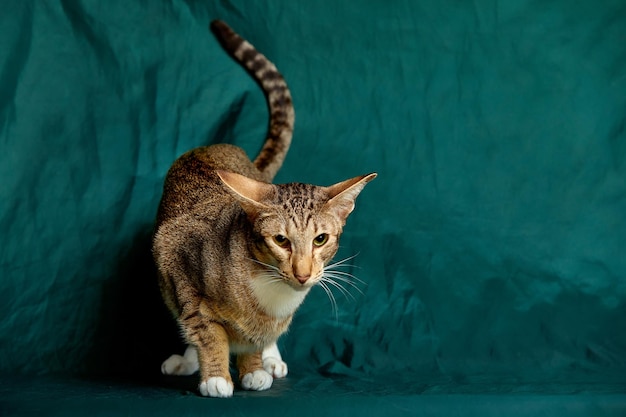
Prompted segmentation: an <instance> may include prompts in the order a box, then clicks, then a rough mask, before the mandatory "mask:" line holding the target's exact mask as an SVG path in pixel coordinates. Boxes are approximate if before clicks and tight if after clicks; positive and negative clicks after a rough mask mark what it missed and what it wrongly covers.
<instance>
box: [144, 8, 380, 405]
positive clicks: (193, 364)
mask: <svg viewBox="0 0 626 417" xmlns="http://www.w3.org/2000/svg"><path fill="white" fill-rule="evenodd" d="M211 29H212V30H213V32H214V34H215V35H216V37H217V38H218V40H219V41H220V42H221V44H222V46H223V47H224V49H225V50H226V51H227V52H229V53H230V54H231V55H232V56H233V57H234V58H235V60H237V61H238V62H239V63H240V64H241V65H242V66H244V67H245V68H246V69H247V70H248V71H249V72H250V74H251V75H252V76H253V78H254V79H255V80H256V81H257V82H258V83H259V85H260V86H261V88H262V90H263V91H264V93H265V96H266V99H267V104H268V107H269V114H270V120H269V128H268V134H267V138H266V140H265V142H264V144H263V147H262V148H261V151H260V153H259V154H258V156H257V157H256V158H255V159H254V161H251V160H250V159H248V157H247V156H246V154H245V152H244V151H243V150H242V149H241V148H238V147H236V146H234V145H229V144H217V145H211V146H205V147H200V148H197V149H193V150H191V151H189V152H187V153H185V154H183V155H182V156H181V157H179V158H178V159H177V160H176V161H175V162H174V164H173V165H172V167H171V168H170V169H169V171H168V173H167V175H166V178H165V183H164V186H163V195H162V198H161V202H160V205H159V209H158V212H157V220H156V228H155V234H154V239H153V255H154V261H155V263H156V266H157V270H158V278H159V286H160V289H161V293H162V296H163V299H164V302H165V304H166V305H167V307H168V308H169V309H170V310H171V312H172V313H173V315H174V316H175V318H176V319H177V321H178V324H179V326H180V328H181V330H182V334H183V336H184V338H185V341H186V343H187V344H188V347H187V350H186V351H185V354H184V355H183V356H181V355H172V356H171V357H169V358H168V359H167V360H166V361H165V362H163V364H162V367H161V371H162V372H163V373H164V374H167V375H191V374H193V373H195V372H197V371H198V370H199V371H200V384H199V391H200V393H201V394H202V395H204V396H209V397H231V396H232V395H233V391H234V384H233V380H232V377H231V375H230V372H229V360H230V355H231V354H232V355H236V365H237V370H238V374H239V382H240V385H241V387H242V388H243V389H246V390H259V391H260V390H265V389H268V388H270V387H271V385H272V383H273V380H274V378H282V377H285V376H286V375H287V372H288V369H287V364H286V363H285V362H284V361H283V360H282V357H281V354H280V352H279V350H278V347H277V345H276V340H277V339H278V338H279V336H280V335H281V334H283V333H284V332H285V331H286V330H287V328H288V326H289V324H290V323H291V321H292V317H293V315H294V312H295V311H296V310H297V308H298V307H299V306H300V304H301V303H302V302H303V300H304V298H305V296H306V295H307V293H308V292H309V290H310V289H311V288H312V287H313V286H314V285H315V284H317V283H319V282H320V280H322V279H323V278H324V274H325V267H327V266H328V263H329V261H330V260H331V259H332V257H333V256H334V255H335V253H336V252H337V249H338V242H339V237H340V235H341V232H342V228H343V226H344V224H345V222H346V219H347V217H348V215H349V214H350V212H351V211H352V210H353V209H354V203H355V199H356V197H357V195H358V194H359V193H360V192H361V190H362V189H363V187H364V186H365V185H366V184H367V183H368V182H369V181H371V180H372V179H374V178H375V177H376V173H371V174H368V175H362V176H359V177H355V178H352V179H348V180H346V181H343V182H339V183H337V184H335V185H331V186H329V187H321V186H314V185H307V184H301V183H292V184H282V185H274V184H271V181H272V180H273V178H274V176H275V175H276V173H277V171H278V169H279V168H280V167H281V165H282V163H283V160H284V158H285V155H286V154H287V151H288V149H289V146H290V144H291V138H292V133H293V126H294V120H295V114H294V109H293V104H292V100H291V93H290V91H289V89H288V87H287V84H286V82H285V80H284V79H283V77H282V75H281V74H280V73H279V72H278V70H277V69H276V67H275V66H274V64H272V63H271V62H270V61H269V60H268V59H267V58H266V57H265V56H263V55H262V54H261V53H259V52H258V51H257V50H256V49H255V48H254V47H253V46H252V45H251V44H250V43H248V42H247V41H246V40H244V39H243V38H241V37H240V36H239V35H238V34H236V33H235V32H234V31H233V30H232V29H231V28H230V27H229V26H228V25H226V23H224V22H222V21H219V20H216V21H213V22H212V23H211ZM322 285H323V284H322Z"/></svg>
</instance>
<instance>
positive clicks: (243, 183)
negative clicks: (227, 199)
mask: <svg viewBox="0 0 626 417" xmlns="http://www.w3.org/2000/svg"><path fill="white" fill-rule="evenodd" d="M215 172H216V173H217V176H218V177H219V178H220V179H221V180H222V183H223V184H224V186H225V187H224V188H225V189H226V191H228V192H229V193H230V195H232V196H233V197H234V198H235V200H237V201H238V202H239V205H241V208H243V210H244V211H245V212H246V213H247V214H248V217H250V218H255V217H257V216H258V215H259V213H261V212H262V211H264V210H266V209H267V206H266V205H265V204H263V200H264V199H265V198H267V197H268V196H270V195H271V194H272V193H273V192H274V186H273V185H272V184H267V183H265V182H261V181H256V180H253V179H251V178H248V177H246V176H243V175H240V174H235V173H234V172H229V171H221V170H217V171H215Z"/></svg>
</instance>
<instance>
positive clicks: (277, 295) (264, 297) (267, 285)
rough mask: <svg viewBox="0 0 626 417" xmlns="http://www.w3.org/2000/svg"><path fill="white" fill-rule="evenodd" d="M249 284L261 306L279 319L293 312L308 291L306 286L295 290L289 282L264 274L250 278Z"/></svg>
mask: <svg viewBox="0 0 626 417" xmlns="http://www.w3.org/2000/svg"><path fill="white" fill-rule="evenodd" d="M251 285H252V291H253V292H254V295H255V296H256V298H257V300H258V301H259V305H260V306H261V308H262V309H263V310H265V312H266V313H267V314H269V315H271V316H274V317H276V318H279V319H282V318H285V317H287V316H290V315H291V314H293V313H294V312H295V311H296V309H297V308H298V307H299V306H300V304H302V301H304V298H305V297H306V295H307V294H308V293H309V289H308V288H307V289H304V290H295V289H293V288H292V287H291V286H289V284H287V283H285V282H282V281H279V280H278V279H277V278H275V277H268V276H266V275H259V276H256V277H254V278H252V284H251Z"/></svg>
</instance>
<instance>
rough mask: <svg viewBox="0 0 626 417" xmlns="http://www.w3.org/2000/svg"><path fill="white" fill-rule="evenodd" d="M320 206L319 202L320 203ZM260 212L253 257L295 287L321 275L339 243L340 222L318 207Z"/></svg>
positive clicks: (313, 281)
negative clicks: (293, 210) (257, 238)
mask: <svg viewBox="0 0 626 417" xmlns="http://www.w3.org/2000/svg"><path fill="white" fill-rule="evenodd" d="M320 206H321V205H320ZM280 211H281V210H280V209H278V210H276V211H274V212H271V211H270V212H266V213H263V214H262V215H261V216H260V217H259V218H258V219H256V221H255V224H254V229H255V232H256V233H258V236H259V241H258V242H257V243H256V244H255V245H254V249H253V251H254V252H255V253H254V255H255V258H256V259H257V260H258V261H260V262H262V263H263V264H266V265H271V266H272V267H274V268H270V269H272V270H274V271H275V272H276V274H275V275H277V276H279V277H280V278H281V279H283V280H284V281H285V282H287V283H288V284H289V285H290V286H292V287H293V288H295V289H305V288H310V287H311V286H313V285H315V284H316V283H317V282H319V280H320V279H321V278H322V275H323V272H324V266H325V265H326V264H328V262H329V261H330V260H331V259H332V258H333V256H334V255H335V253H337V249H338V247H339V236H340V235H341V229H342V222H341V220H340V219H339V218H337V217H336V216H335V215H334V214H333V213H332V212H330V211H329V210H325V209H324V208H323V207H318V208H317V209H316V210H310V211H308V212H306V213H301V214H300V215H295V216H294V214H295V213H293V212H290V213H289V215H285V213H280Z"/></svg>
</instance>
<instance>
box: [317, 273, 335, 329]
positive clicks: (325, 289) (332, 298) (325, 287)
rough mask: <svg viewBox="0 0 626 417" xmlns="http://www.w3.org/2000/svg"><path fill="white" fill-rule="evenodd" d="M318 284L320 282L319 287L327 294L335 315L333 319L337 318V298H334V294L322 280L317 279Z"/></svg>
mask: <svg viewBox="0 0 626 417" xmlns="http://www.w3.org/2000/svg"><path fill="white" fill-rule="evenodd" d="M319 284H320V287H322V289H323V290H324V292H325V293H326V295H327V296H328V299H329V300H330V306H331V311H332V312H333V314H334V316H335V320H337V319H338V309H337V300H335V296H334V295H333V292H332V291H331V290H330V288H328V286H327V285H326V284H325V283H324V281H323V280H321V281H319Z"/></svg>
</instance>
